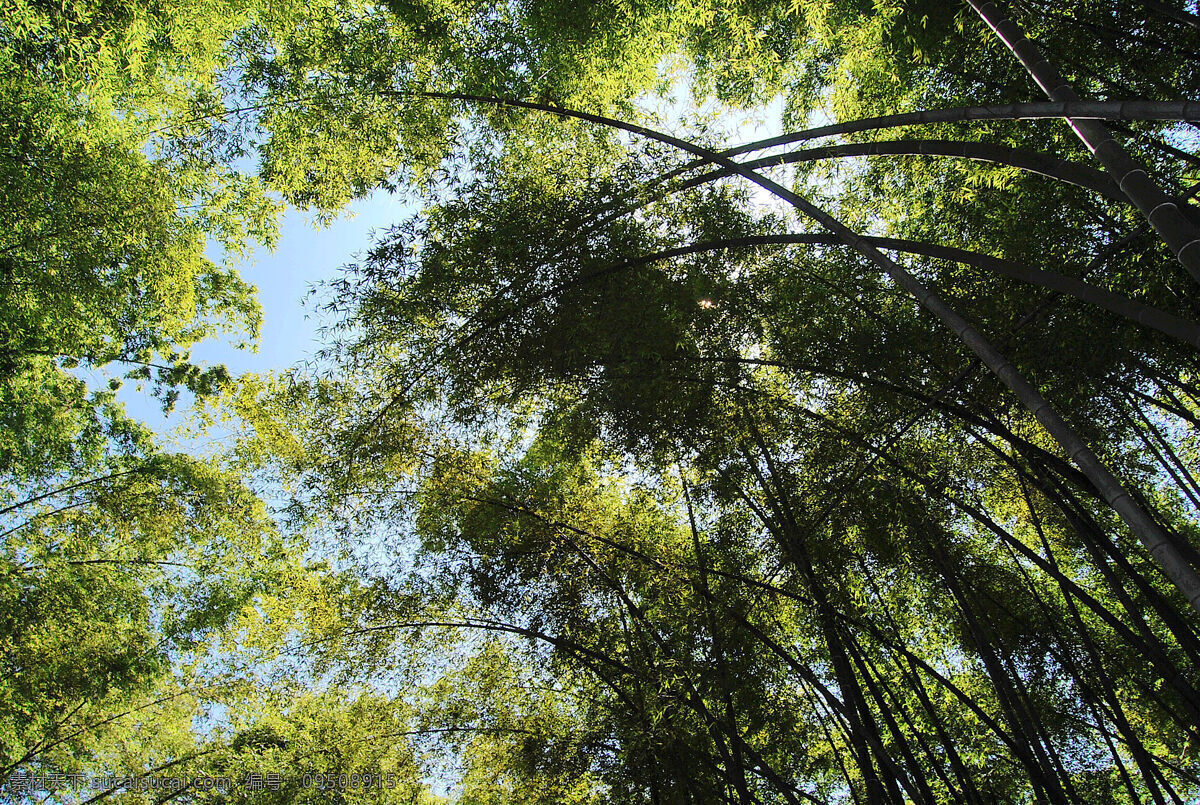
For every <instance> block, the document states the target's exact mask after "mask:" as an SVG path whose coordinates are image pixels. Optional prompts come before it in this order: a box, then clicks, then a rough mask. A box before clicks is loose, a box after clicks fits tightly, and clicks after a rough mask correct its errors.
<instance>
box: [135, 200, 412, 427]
mask: <svg viewBox="0 0 1200 805" xmlns="http://www.w3.org/2000/svg"><path fill="white" fill-rule="evenodd" d="M409 214H411V209H410V208H408V207H406V206H404V205H403V204H402V203H401V202H400V201H399V200H398V197H397V196H392V195H389V194H387V193H385V192H377V193H375V194H374V195H372V196H371V197H369V198H367V199H363V200H361V201H358V202H355V203H354V204H352V205H350V207H349V208H348V209H347V210H346V211H344V212H343V213H342V214H341V215H340V216H339V217H338V219H337V220H336V221H334V223H333V224H332V225H330V226H328V227H325V228H322V229H318V228H317V227H316V226H315V225H314V224H313V223H312V221H313V216H312V215H309V214H307V213H303V212H299V211H297V210H293V209H289V210H288V211H287V213H286V215H285V216H284V218H283V221H282V224H281V227H280V237H279V246H278V248H277V249H276V250H275V251H274V252H271V251H268V250H266V249H264V248H261V247H260V248H258V249H256V250H255V251H254V252H253V253H252V254H251V255H250V256H249V257H248V258H247V259H246V260H244V261H242V262H240V263H237V264H235V267H236V268H237V270H238V272H239V273H240V274H241V275H242V278H243V279H245V280H246V281H247V282H249V283H251V284H252V285H254V286H256V287H257V288H258V301H259V304H260V305H262V309H263V325H262V330H261V333H260V337H259V342H258V343H259V348H258V351H257V352H251V351H250V350H245V349H235V348H234V347H233V343H234V342H235V341H237V340H238V339H237V338H235V337H231V336H225V337H223V338H221V339H219V340H218V339H208V340H206V341H203V342H201V343H200V344H197V345H196V347H195V348H194V349H193V350H192V353H191V359H192V361H193V362H194V363H198V364H201V365H204V366H212V365H216V364H224V365H225V366H226V367H227V368H228V369H229V371H230V372H231V373H232V374H234V375H235V376H236V375H240V374H242V373H244V372H268V371H272V370H281V369H286V368H288V367H289V366H293V365H295V364H297V363H299V362H301V361H303V360H305V359H306V358H309V357H311V356H312V355H313V353H315V352H316V351H317V349H318V348H319V345H318V343H317V333H316V329H317V327H318V326H319V322H318V321H317V319H316V316H315V315H314V311H313V310H311V309H310V308H309V307H306V306H305V305H303V304H302V302H303V300H304V298H305V296H306V295H307V294H308V291H309V288H311V287H312V286H314V285H315V284H317V283H319V282H320V281H321V280H325V279H329V278H331V277H333V276H335V275H336V273H337V271H338V269H339V268H340V267H341V266H343V265H345V264H346V263H348V262H350V261H351V260H353V259H354V255H355V254H356V253H357V252H360V251H362V250H363V249H365V248H367V247H368V246H369V245H370V243H371V232H372V231H373V230H377V229H378V230H382V229H384V228H386V227H388V226H390V225H391V224H393V223H396V222H398V221H400V220H401V219H403V218H404V217H406V216H407V215H409ZM210 257H213V258H214V259H215V258H217V257H219V253H213V254H210ZM119 397H120V399H121V400H122V401H123V402H124V403H125V407H126V410H127V411H128V412H129V413H130V414H131V415H132V416H134V417H136V418H138V419H140V420H142V421H144V422H146V423H147V424H148V425H150V426H151V427H153V428H155V429H156V430H159V431H160V432H162V431H168V430H170V429H172V428H174V427H176V426H178V425H180V424H182V422H183V417H184V414H185V413H186V409H187V405H188V400H187V399H185V398H181V399H180V402H179V405H178V406H177V409H176V412H175V413H173V414H172V415H171V416H170V417H164V416H163V415H162V410H161V406H160V404H159V403H158V401H157V400H155V399H154V398H152V397H151V396H150V395H149V392H148V390H142V391H139V390H138V389H137V386H136V384H133V383H126V384H125V385H124V386H123V387H122V389H121V392H120V395H119Z"/></svg>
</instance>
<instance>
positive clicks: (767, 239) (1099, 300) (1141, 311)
mask: <svg viewBox="0 0 1200 805" xmlns="http://www.w3.org/2000/svg"><path fill="white" fill-rule="evenodd" d="M743 164H745V163H743ZM863 239H864V240H865V241H867V242H868V243H870V244H871V245H872V246H875V247H876V248H879V249H884V250H887V251H897V252H906V253H908V254H919V255H924V256H926V257H935V258H938V259H941V260H950V261H952V262H956V263H961V264H963V265H968V266H972V267H974V268H978V269H981V270H983V271H990V272H992V273H994V274H1000V275H1001V276H1005V277H1010V278H1012V279H1015V280H1019V281H1021V282H1024V283H1028V284H1030V285H1037V286H1039V287H1041V288H1046V289H1048V290H1051V291H1057V292H1059V293H1064V294H1067V295H1068V296H1072V297H1074V298H1076V299H1078V300H1079V301H1081V302H1084V303H1086V304H1089V305H1092V306H1094V307H1098V308H1102V309H1103V310H1107V311H1109V312H1110V313H1115V314H1117V315H1118V316H1122V317H1124V318H1126V319H1129V320H1130V321H1133V322H1135V323H1137V324H1140V325H1142V326H1144V327H1149V328H1151V329H1154V330H1158V331H1159V332H1160V333H1163V334H1164V335H1168V336H1170V337H1171V338H1174V339H1176V340H1177V341H1180V342H1182V343H1184V344H1187V345H1188V346H1192V347H1200V324H1196V323H1195V322H1192V321H1189V320H1187V319H1184V318H1181V317H1179V316H1175V315H1173V314H1171V313H1167V312H1166V311H1163V310H1159V309H1158V308H1156V307H1152V306H1150V305H1146V304H1143V303H1141V302H1138V301H1136V300H1134V299H1130V298H1129V297H1127V296H1123V295H1121V294H1118V293H1113V292H1112V291H1109V290H1106V289H1104V288H1099V287H1097V286H1095V285H1090V284H1088V283H1086V282H1083V281H1082V280H1078V279H1075V278H1074V277H1067V276H1064V275H1062V274H1056V273H1054V272H1052V271H1043V270H1041V269H1037V268H1032V267H1030V266H1026V265H1023V264H1021V263H1018V262H1016V261H1014V260H1005V259H1003V258H1000V257H993V256H991V255H988V254H982V253H980V252H973V251H968V250H967V249H958V248H955V247H953V246H939V245H937V244H935V243H925V242H923V241H916V240H905V239H903V238H884V237H875V236H867V237H864V238H863ZM801 244H808V245H819V246H844V245H845V243H843V241H842V240H841V239H839V238H837V237H836V236H833V235H826V234H821V233H819V232H818V233H811V232H798V233H788V234H782V235H749V236H746V237H740V238H726V239H722V240H713V241H702V242H699V243H691V244H688V245H687V246H679V247H676V248H673V249H666V250H664V251H661V252H655V253H654V254H648V255H643V256H641V257H633V258H630V259H627V260H622V261H620V262H619V263H613V264H610V265H607V266H605V267H603V268H600V269H597V270H595V271H591V272H588V273H587V274H584V275H582V276H578V277H573V278H572V279H571V280H569V281H567V282H564V283H559V284H558V285H556V286H554V287H553V288H550V289H549V290H547V291H544V292H543V293H539V294H537V295H535V296H534V297H532V298H531V299H529V300H527V301H526V302H525V304H524V306H525V307H528V306H529V305H531V304H536V303H537V302H540V301H542V300H545V299H548V298H550V297H551V296H554V295H555V294H558V293H561V292H562V291H564V290H566V289H567V288H569V287H571V286H574V285H578V284H580V283H581V282H585V281H588V280H593V279H598V278H600V277H603V276H607V275H609V274H614V273H617V272H619V271H625V270H628V269H630V268H636V267H638V266H642V265H646V264H648V263H653V262H657V261H659V260H669V259H672V258H675V257H683V256H685V255H689V254H697V253H699V252H707V251H717V250H720V249H742V248H755V247H757V246H785V245H801ZM505 315H506V316H507V315H509V314H508V313H506V314H505ZM497 323H499V320H498V319H489V320H488V321H487V322H485V324H489V325H490V324H497Z"/></svg>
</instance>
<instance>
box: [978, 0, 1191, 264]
mask: <svg viewBox="0 0 1200 805" xmlns="http://www.w3.org/2000/svg"><path fill="white" fill-rule="evenodd" d="M967 2H968V3H969V4H970V6H971V8H973V9H975V12H976V13H977V14H979V16H980V17H981V18H983V21H984V22H986V23H987V25H988V27H989V28H991V29H992V30H993V31H994V32H995V33H996V36H998V37H1000V41H1002V42H1003V43H1004V44H1005V46H1006V47H1008V49H1009V50H1011V51H1012V52H1013V55H1015V56H1016V57H1017V59H1018V60H1019V61H1020V62H1021V64H1022V65H1023V66H1024V67H1025V69H1026V70H1027V71H1028V72H1029V75H1030V76H1032V77H1033V80H1034V81H1035V82H1037V85H1038V86H1039V87H1041V88H1042V90H1043V91H1044V92H1045V93H1046V95H1048V96H1049V97H1050V98H1051V99H1052V100H1055V101H1059V102H1061V103H1074V102H1078V101H1079V100H1080V98H1079V95H1077V94H1076V92H1075V90H1074V89H1072V88H1071V86H1070V85H1069V84H1068V83H1067V82H1066V81H1065V80H1063V77H1062V75H1060V74H1059V72H1058V70H1057V69H1055V67H1054V65H1052V64H1050V62H1048V61H1046V59H1045V57H1044V56H1042V54H1041V52H1040V51H1039V50H1038V48H1037V46H1036V45H1034V44H1033V43H1032V42H1030V41H1029V40H1028V39H1027V38H1026V37H1025V34H1024V33H1023V32H1022V31H1021V29H1020V27H1018V26H1017V24H1016V23H1015V22H1013V21H1012V19H1010V18H1009V17H1007V16H1005V14H1004V12H1002V11H1001V10H1000V9H999V8H997V6H996V4H995V3H993V2H991V0H988V2H980V0H967ZM1067 122H1068V123H1069V124H1070V125H1071V128H1072V129H1074V130H1075V133H1076V134H1077V135H1079V139H1080V140H1082V141H1083V144H1084V145H1086V146H1087V147H1088V150H1090V151H1091V152H1092V153H1093V154H1095V155H1096V159H1098V160H1100V164H1102V165H1104V168H1105V170H1107V171H1108V172H1109V174H1111V175H1112V177H1113V179H1114V180H1115V181H1116V183H1117V184H1118V185H1119V186H1120V188H1121V191H1122V192H1123V193H1124V194H1125V195H1126V196H1128V197H1129V200H1130V201H1132V202H1133V203H1134V205H1136V206H1137V208H1138V209H1139V210H1141V212H1142V214H1143V215H1144V216H1146V220H1148V221H1149V222H1150V225H1151V226H1152V227H1154V231H1155V232H1157V233H1158V235H1159V237H1161V238H1162V240H1163V242H1164V243H1166V244H1167V246H1168V247H1170V249H1171V253H1172V254H1174V255H1175V259H1177V260H1178V261H1179V262H1180V264H1181V265H1182V266H1183V267H1184V268H1185V269H1187V272H1188V273H1189V274H1191V275H1192V277H1193V278H1194V279H1195V280H1196V281H1197V282H1200V227H1197V226H1196V225H1195V224H1193V223H1192V222H1191V221H1189V220H1188V218H1187V217H1186V216H1185V215H1184V214H1183V211H1182V210H1180V209H1179V206H1178V205H1177V204H1176V203H1175V201H1174V200H1173V199H1172V198H1171V197H1169V196H1168V195H1167V194H1166V193H1164V192H1163V191H1162V190H1161V189H1160V188H1159V187H1158V185H1157V184H1155V183H1154V181H1153V180H1151V178H1150V174H1148V173H1147V172H1146V169H1145V168H1144V167H1142V166H1141V165H1140V164H1139V163H1138V162H1137V161H1136V160H1135V159H1134V158H1133V157H1131V156H1130V155H1129V153H1128V152H1127V151H1126V150H1125V149H1124V148H1123V147H1122V146H1121V144H1120V143H1118V142H1117V141H1116V140H1115V139H1113V136H1112V133H1111V132H1109V130H1108V127H1107V126H1105V125H1104V123H1102V122H1100V121H1099V120H1092V119H1085V118H1079V117H1072V116H1067Z"/></svg>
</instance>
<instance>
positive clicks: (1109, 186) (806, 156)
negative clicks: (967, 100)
mask: <svg viewBox="0 0 1200 805" xmlns="http://www.w3.org/2000/svg"><path fill="white" fill-rule="evenodd" d="M855 156H937V157H955V158H959V159H971V160H975V161H977V162H990V163H993V164H996V165H1006V166H1009V167H1013V168H1018V169H1019V170H1023V171H1027V172H1029V173H1036V174H1038V175H1040V176H1046V177H1048V178H1051V179H1057V180H1058V181H1061V182H1066V183H1068V184H1073V185H1077V186H1079V187H1082V188H1085V189H1087V190H1092V191H1094V192H1096V193H1099V194H1101V195H1102V196H1104V197H1105V198H1107V199H1109V200H1111V201H1119V202H1121V203H1122V204H1127V203H1129V199H1128V198H1126V197H1125V194H1124V193H1122V192H1121V188H1119V187H1117V184H1116V182H1114V181H1113V180H1112V179H1110V178H1109V177H1108V176H1105V175H1104V174H1103V173H1102V172H1100V171H1098V170H1096V169H1095V168H1091V167H1089V166H1087V165H1081V164H1079V163H1078V162H1068V161H1067V160H1063V159H1056V158H1054V157H1051V156H1048V155H1046V154H1041V153H1038V152H1037V151H1029V150H1027V149H1023V148H1009V147H1007V146H1003V145H993V144H991V143H980V142H971V141H969V140H915V139H903V140H888V141H885V142H869V143H847V144H845V145H826V146H822V147H819V148H806V149H800V150H796V151H788V152H786V153H783V154H778V155H776V156H769V157H761V158H759V159H754V160H747V161H745V162H742V163H741V164H742V165H744V166H745V167H747V168H750V169H751V170H757V169H758V168H767V167H771V166H774V165H791V164H795V163H797V162H812V161H815V160H819V159H830V158H835V159H836V158H841V157H855ZM730 174H731V172H730V171H728V170H717V171H709V172H708V173H704V174H701V175H700V176H696V177H694V178H692V179H688V180H687V181H686V182H683V183H681V184H680V185H679V188H678V189H680V190H683V189H686V188H688V187H694V186H695V185H698V184H702V183H704V182H706V181H710V180H712V179H716V178H720V177H722V176H729V175H730Z"/></svg>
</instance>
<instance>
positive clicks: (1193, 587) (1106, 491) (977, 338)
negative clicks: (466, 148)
mask: <svg viewBox="0 0 1200 805" xmlns="http://www.w3.org/2000/svg"><path fill="white" fill-rule="evenodd" d="M399 94H406V95H409V96H410V97H412V96H415V97H422V98H429V99H432V100H444V101H460V102H467V103H478V104H489V105H492V106H501V107H509V108H516V109H530V110H533V111H538V112H545V113H548V114H552V115H557V116H559V117H568V118H574V119H577V120H586V121H588V122H591V123H596V124H598V125H602V126H607V127H609V128H614V129H618V130H620V131H625V132H628V133H630V134H634V135H637V136H640V137H646V138H648V139H652V140H656V141H658V142H661V143H664V144H666V145H670V146H673V147H675V148H678V149H680V150H682V151H686V152H687V153H690V154H693V155H695V156H696V157H698V158H699V159H701V160H703V161H706V162H712V163H714V164H716V165H720V166H721V167H724V168H727V169H730V170H732V171H733V172H735V173H736V174H738V175H739V176H742V177H743V178H745V179H747V180H748V181H751V182H753V183H754V184H756V185H758V186H759V187H762V188H763V189H764V190H766V191H768V192H770V193H771V194H773V195H775V196H777V197H778V198H780V199H782V200H783V201H786V202H788V203H789V204H791V205H792V206H794V207H795V208H796V209H798V210H800V211H801V212H803V213H804V214H805V215H807V216H808V217H810V218H812V219H813V220H814V221H816V222H817V223H819V224H820V225H821V226H822V227H824V228H825V229H827V230H829V232H831V233H832V234H834V235H836V236H837V237H838V239H840V240H841V241H842V242H843V243H845V244H846V245H847V246H850V247H851V248H853V249H854V250H855V251H857V252H859V253H860V254H862V255H863V256H864V257H866V258H867V259H868V260H870V261H871V262H872V263H874V264H875V265H876V266H878V267H879V268H880V269H881V270H882V271H883V272H884V273H886V274H887V275H888V276H889V277H891V279H892V281H894V282H895V283H896V284H897V285H899V286H900V287H901V288H904V289H905V290H906V291H908V292H909V293H910V294H911V295H912V296H913V297H914V298H915V299H916V300H917V301H918V302H919V303H920V305H921V306H922V307H924V308H925V309H926V310H928V311H929V312H930V313H933V314H934V315H935V316H937V317H938V318H939V319H940V320H941V321H942V323H944V324H945V325H946V326H947V327H949V328H950V329H951V330H953V331H954V333H955V335H957V336H958V337H959V339H960V340H961V341H962V342H963V343H964V344H965V345H966V346H967V347H968V348H970V350H971V351H972V352H974V353H975V355H976V356H977V357H978V358H979V359H980V360H982V361H983V362H984V364H985V365H986V366H987V367H988V369H990V370H991V371H992V373H993V374H994V375H996V377H997V378H999V379H1000V380H1001V381H1002V382H1003V383H1004V384H1005V385H1006V386H1008V387H1009V389H1010V390H1012V392H1013V393H1014V394H1016V396H1017V398H1018V399H1019V400H1020V401H1021V404H1022V405H1024V406H1025V408H1026V409H1027V410H1028V411H1029V412H1030V413H1031V414H1033V416H1034V418H1035V419H1036V420H1037V421H1038V422H1039V423H1040V424H1041V425H1042V427H1043V428H1045V430H1046V431H1047V432H1048V433H1049V434H1050V435H1051V436H1052V437H1053V438H1054V440H1055V441H1056V442H1058V444H1059V445H1060V446H1061V447H1062V449H1063V450H1064V451H1065V452H1066V454H1067V455H1068V456H1069V457H1070V458H1071V460H1072V461H1073V462H1074V463H1075V464H1076V466H1078V467H1079V469H1080V470H1081V471H1082V472H1083V473H1084V474H1085V475H1086V476H1087V477H1088V480H1090V481H1091V482H1092V485H1093V486H1095V487H1096V489H1097V490H1098V491H1099V492H1100V494H1101V496H1102V497H1103V498H1104V500H1105V502H1107V503H1108V505H1109V506H1110V507H1111V508H1112V509H1113V510H1114V511H1115V512H1116V513H1117V514H1118V515H1119V516H1120V518H1121V519H1122V520H1123V521H1124V522H1125V524H1126V525H1127V526H1128V527H1129V529H1130V530H1131V531H1132V532H1133V533H1134V535H1135V536H1136V537H1137V538H1138V540H1139V541H1140V542H1141V543H1142V545H1143V546H1144V547H1145V548H1146V550H1147V552H1148V553H1149V554H1150V556H1151V558H1153V559H1154V560H1155V562H1157V563H1158V565H1159V567H1160V568H1161V569H1162V570H1163V572H1164V573H1165V574H1166V576H1167V578H1168V579H1170V581H1171V583H1172V584H1174V585H1175V587H1176V588H1177V589H1178V590H1179V591H1180V592H1181V593H1182V594H1183V596H1184V598H1185V599H1186V600H1187V601H1188V603H1189V604H1190V605H1191V606H1192V608H1193V609H1195V610H1196V611H1197V612H1198V613H1200V574H1197V573H1196V570H1195V569H1194V568H1193V567H1192V566H1191V565H1189V564H1188V563H1187V561H1186V560H1185V559H1184V558H1183V557H1182V556H1181V555H1180V554H1179V552H1178V551H1177V550H1176V549H1175V546H1174V545H1173V544H1172V541H1171V538H1170V537H1169V536H1168V535H1167V533H1166V532H1165V531H1164V530H1163V528H1162V527H1161V526H1159V525H1158V523H1157V522H1155V520H1154V518H1153V517H1151V516H1150V515H1149V514H1148V513H1147V512H1146V511H1145V510H1144V509H1143V508H1142V507H1141V506H1140V505H1138V503H1137V502H1136V501H1135V500H1134V499H1133V497H1132V496H1131V495H1130V494H1129V492H1128V490H1126V489H1125V487H1124V486H1123V485H1122V484H1121V482H1120V481H1119V480H1117V478H1116V476H1114V475H1113V474H1112V472H1111V471H1110V470H1109V469H1108V467H1106V466H1105V465H1104V463H1103V462H1102V461H1101V460H1100V459H1099V457H1098V456H1097V455H1096V454H1095V453H1094V452H1093V451H1092V450H1091V448H1089V447H1088V446H1087V445H1086V444H1084V442H1083V440H1082V439H1080V438H1079V435H1078V434H1076V433H1075V431H1074V429H1073V428H1072V427H1071V426H1070V425H1069V424H1068V423H1067V421H1066V420H1065V419H1063V417H1062V415H1061V414H1059V413H1058V411H1057V410H1056V409H1055V408H1054V406H1052V405H1051V404H1050V402H1049V401H1048V400H1046V398H1045V397H1043V396H1042V394H1041V392H1039V391H1038V390H1037V389H1036V388H1034V387H1033V385H1032V384H1031V383H1030V382H1029V381H1028V380H1026V379H1025V377H1024V376H1023V375H1021V373H1020V371H1018V369H1017V368H1016V367H1015V366H1014V365H1013V364H1012V363H1011V362H1010V361H1009V360H1008V359H1007V358H1006V357H1005V356H1004V355H1003V354H1001V352H1000V351H999V350H998V349H996V347H995V346H993V345H992V343H991V342H990V341H988V340H987V338H985V337H984V336H983V334H981V333H980V332H979V331H978V330H976V329H975V328H974V327H972V326H971V325H970V323H969V322H967V320H966V319H964V318H963V317H962V316H961V315H959V313H958V312H957V311H955V310H954V309H953V308H951V307H950V306H949V305H947V304H946V303H945V302H943V301H942V299H941V298H940V297H938V296H937V294H935V293H933V291H931V290H929V289H928V288H927V287H925V285H924V284H923V283H922V282H921V281H920V280H918V279H917V278H916V277H914V276H913V275H912V274H910V273H909V272H908V271H907V270H906V269H904V267H902V266H901V265H900V264H899V263H897V262H895V261H894V260H892V259H891V258H890V257H888V256H886V255H885V254H883V252H881V251H879V250H878V249H877V248H875V246H874V245H873V244H871V242H870V241H869V240H867V238H865V237H863V236H862V235H859V234H858V233H857V232H854V231H853V230H851V229H850V228H849V227H847V226H846V225H845V224H843V223H842V222H841V221H839V220H837V219H836V218H834V217H833V216H832V215H830V214H829V213H827V212H825V211H824V210H822V209H821V208H819V207H817V206H816V205H814V204H813V203H812V202H810V201H808V200H807V199H806V198H804V197H802V196H800V195H799V194H797V193H794V192H792V191H791V190H788V189H787V188H785V187H783V186H782V185H780V184H778V183H777V182H774V181H772V180H771V179H768V178H767V177H765V176H762V175H761V174H758V173H755V172H754V171H752V170H750V169H749V168H745V167H743V166H742V165H740V164H738V163H737V162H734V161H733V160H731V159H729V158H728V157H727V156H723V155H722V154H720V153H717V152H715V151H712V150H710V149H708V148H705V147H703V146H700V145H697V144H695V143H691V142H688V141H686V140H681V139H679V138H677V137H672V136H670V135H668V134H664V133H662V132H658V131H655V130H653V129H649V128H646V127H645V126H639V125H637V124H635V123H628V122H625V121H621V120H615V119H613V118H608V117H604V116H602V115H595V114H591V113H589V112H579V111H575V110H570V109H564V108H561V107H558V106H550V105H547V104H540V103H534V102H532V101H519V100H512V99H505V98H496V97H492V96H487V95H471V94H465V93H463V94H460V93H450V92H420V93H399ZM1193 106H1195V107H1196V111H1197V112H1200V104H1193ZM1058 108H1059V110H1060V111H1061V110H1062V109H1063V108H1065V104H1063V105H1059V107H1058ZM1059 116H1061V115H1059Z"/></svg>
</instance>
